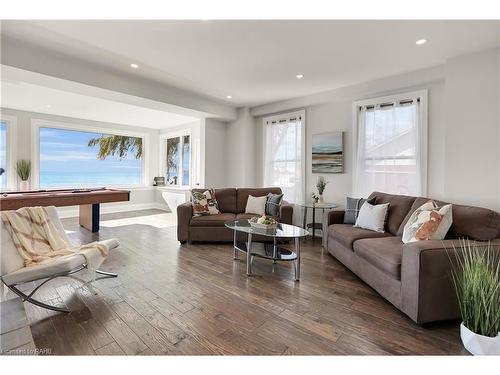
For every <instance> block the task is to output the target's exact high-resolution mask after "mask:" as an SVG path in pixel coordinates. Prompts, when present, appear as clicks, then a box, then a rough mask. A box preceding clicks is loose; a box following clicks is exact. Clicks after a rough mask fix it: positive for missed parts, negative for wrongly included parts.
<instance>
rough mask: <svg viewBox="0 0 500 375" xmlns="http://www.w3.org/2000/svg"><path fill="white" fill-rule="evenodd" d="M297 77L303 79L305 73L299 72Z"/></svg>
mask: <svg viewBox="0 0 500 375" xmlns="http://www.w3.org/2000/svg"><path fill="white" fill-rule="evenodd" d="M295 77H297V79H302V78H304V75H303V74H297V75H296V76H295Z"/></svg>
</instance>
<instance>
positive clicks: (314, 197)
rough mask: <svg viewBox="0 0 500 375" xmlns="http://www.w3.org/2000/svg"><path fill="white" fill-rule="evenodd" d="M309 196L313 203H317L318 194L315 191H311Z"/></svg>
mask: <svg viewBox="0 0 500 375" xmlns="http://www.w3.org/2000/svg"><path fill="white" fill-rule="evenodd" d="M311 198H312V200H313V203H318V199H319V195H318V194H317V193H312V194H311Z"/></svg>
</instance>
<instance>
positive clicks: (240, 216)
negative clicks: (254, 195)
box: [236, 213, 259, 220]
mask: <svg viewBox="0 0 500 375" xmlns="http://www.w3.org/2000/svg"><path fill="white" fill-rule="evenodd" d="M252 217H259V215H257V214H245V213H242V214H236V220H248V219H251V218H252Z"/></svg>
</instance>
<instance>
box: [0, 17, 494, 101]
mask: <svg viewBox="0 0 500 375" xmlns="http://www.w3.org/2000/svg"><path fill="white" fill-rule="evenodd" d="M2 33H3V34H5V35H8V36H10V37H13V38H16V39H18V40H24V41H28V42H31V43H35V44H36V45H38V46H40V47H42V48H47V49H49V50H53V51H58V52H60V53H64V54H68V55H71V56H73V57H76V58H78V59H81V60H84V61H89V62H92V63H97V64H100V65H102V66H103V67H106V68H111V69H114V70H116V71H122V72H125V73H126V74H130V75H137V76H143V77H145V78H149V79H154V80H157V81H160V82H162V83H165V84H168V85H172V86H176V87H180V88H183V89H187V90H190V91H193V92H197V93H200V94H203V95H207V96H210V97H212V98H215V99H217V100H224V101H226V102H227V103H228V104H230V105H234V106H242V105H245V106H255V105H260V104H264V103H268V102H273V101H278V100H283V99H289V98H292V97H298V96H302V95H308V94H312V93H317V92H321V91H326V90H329V89H333V88H338V87H342V86H347V85H351V84H355V83H359V82H364V81H369V80H373V79H378V78H382V77H386V76H390V75H395V74H400V73H404V72H408V71H412V70H417V69H422V68H426V67H430V66H436V65H440V64H443V63H444V62H445V61H446V60H447V59H448V58H451V57H454V56H458V55H461V54H464V53H468V52H472V51H476V50H482V49H486V48H493V47H497V46H499V40H500V39H499V36H500V34H499V22H498V21H3V22H2ZM421 38H425V39H427V40H428V42H427V43H426V44H425V45H423V46H417V45H416V44H415V41H416V40H417V39H421ZM130 63H137V64H138V65H140V68H139V69H132V68H130V66H129V65H130ZM299 73H301V74H304V78H303V79H302V80H297V79H296V78H295V76H296V74H299ZM226 95H232V97H233V99H232V100H227V99H226Z"/></svg>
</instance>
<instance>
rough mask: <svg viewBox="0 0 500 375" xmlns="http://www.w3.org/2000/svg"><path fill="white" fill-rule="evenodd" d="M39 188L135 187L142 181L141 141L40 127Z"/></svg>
mask: <svg viewBox="0 0 500 375" xmlns="http://www.w3.org/2000/svg"><path fill="white" fill-rule="evenodd" d="M39 147H40V150H39V158H40V159H39V186H40V188H41V189H47V188H67V187H77V188H80V187H102V186H134V185H141V184H142V182H143V160H142V159H143V153H144V150H143V138H142V137H134V136H128V135H120V134H104V133H100V132H89V131H81V130H74V129H69V128H55V127H45V126H43V125H42V126H40V127H39Z"/></svg>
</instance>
